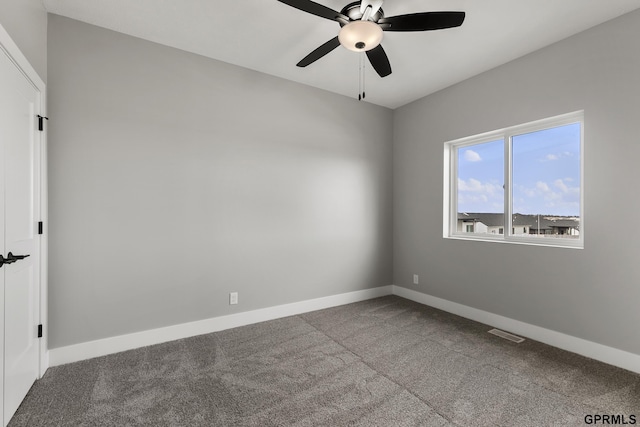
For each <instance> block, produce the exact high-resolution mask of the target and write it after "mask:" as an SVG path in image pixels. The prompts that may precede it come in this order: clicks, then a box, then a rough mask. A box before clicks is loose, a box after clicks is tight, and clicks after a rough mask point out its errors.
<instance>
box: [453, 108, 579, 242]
mask: <svg viewBox="0 0 640 427" xmlns="http://www.w3.org/2000/svg"><path fill="white" fill-rule="evenodd" d="M574 123H580V235H579V236H578V238H576V239H561V238H558V239H552V238H544V239H542V238H539V237H533V238H532V237H527V236H526V235H514V234H513V233H506V231H507V230H512V229H513V224H512V221H513V211H512V207H513V203H512V194H511V182H512V178H513V176H512V155H511V154H512V141H513V137H514V136H518V135H522V134H526V133H532V132H537V131H541V130H545V129H549V128H554V127H560V126H565V125H569V124H574ZM500 139H502V140H503V141H504V168H505V170H504V181H505V182H504V214H505V218H504V219H505V221H504V230H505V233H504V234H486V235H485V234H483V235H473V234H471V233H464V232H458V231H457V221H458V198H457V195H458V179H457V177H458V163H457V162H458V159H457V156H456V151H457V150H458V149H460V148H464V147H469V146H473V145H477V144H482V143H486V142H492V141H496V140H500ZM443 201H444V204H443V237H444V238H446V239H458V240H475V241H478V240H479V241H488V242H498V243H515V244H527V245H535V246H553V247H563V248H575V249H582V248H584V230H585V226H584V224H585V221H584V111H582V110H581V111H576V112H573V113H568V114H563V115H560V116H555V117H551V118H547V119H542V120H536V121H533V122H529V123H525V124H521V125H517V126H511V127H508V128H504V129H499V130H496V131H492V132H486V133H483V134H480V135H474V136H469V137H466V138H460V139H456V140H453V141H447V142H445V143H444V188H443Z"/></svg>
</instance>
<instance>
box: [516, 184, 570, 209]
mask: <svg viewBox="0 0 640 427" xmlns="http://www.w3.org/2000/svg"><path fill="white" fill-rule="evenodd" d="M570 181H571V180H569V179H556V180H554V181H553V184H552V185H549V184H547V183H546V182H544V181H538V182H536V184H535V186H534V187H525V186H518V187H517V188H516V189H515V190H516V191H515V192H514V199H516V200H518V207H517V209H522V210H523V211H532V209H535V210H537V211H539V213H545V214H554V213H555V214H558V215H564V214H570V215H574V214H575V212H576V211H577V210H578V209H579V207H580V187H579V186H575V187H574V186H571V184H570ZM520 195H524V196H526V198H527V199H526V200H525V199H524V198H523V199H519V198H518V197H519V196H520ZM534 206H536V207H534ZM514 208H515V206H514ZM543 209H544V210H543Z"/></svg>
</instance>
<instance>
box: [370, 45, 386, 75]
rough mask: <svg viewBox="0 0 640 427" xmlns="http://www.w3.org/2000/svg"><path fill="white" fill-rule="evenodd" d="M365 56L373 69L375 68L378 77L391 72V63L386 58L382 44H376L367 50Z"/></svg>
mask: <svg viewBox="0 0 640 427" xmlns="http://www.w3.org/2000/svg"><path fill="white" fill-rule="evenodd" d="M367 58H369V62H371V65H372V66H373V69H374V70H376V72H377V73H378V74H379V75H380V77H387V76H388V75H389V74H391V64H390V63H389V58H387V54H386V53H385V51H384V49H383V48H382V45H378V46H376V47H374V48H373V49H371V50H368V51H367Z"/></svg>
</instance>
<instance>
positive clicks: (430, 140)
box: [394, 12, 640, 354]
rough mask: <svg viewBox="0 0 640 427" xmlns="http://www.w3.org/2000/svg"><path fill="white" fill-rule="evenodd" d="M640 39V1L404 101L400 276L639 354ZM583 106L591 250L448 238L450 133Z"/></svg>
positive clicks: (399, 129)
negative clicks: (445, 198) (639, 6)
mask: <svg viewBox="0 0 640 427" xmlns="http://www.w3.org/2000/svg"><path fill="white" fill-rule="evenodd" d="M638 40H640V12H632V13H631V14H628V15H625V16H622V17H620V18H618V19H615V20H613V21H610V22H608V23H605V24H603V25H600V26H598V27H595V28H593V29H590V30H588V31H586V32H584V33H581V34H578V35H576V36H574V37H571V38H569V39H566V40H564V41H561V42H559V43H557V44H555V45H552V46H550V47H548V48H545V49H542V50H540V51H537V52H535V53H533V54H530V55H528V56H526V57H523V58H520V59H518V60H516V61H513V62H511V63H508V64H506V65H503V66H501V67H499V68H496V69H494V70H491V71H488V72H486V73H484V74H481V75H479V76H476V77H474V78H472V79H470V80H467V81H465V82H462V83H460V84H457V85H455V86H452V87H450V88H447V89H445V90H443V91H441V92H438V93H436V94H433V95H431V96H428V97H426V98H423V99H421V100H418V101H416V102H414V103H412V104H410V105H407V106H405V107H403V108H400V109H398V110H396V111H395V116H394V283H395V284H396V285H400V286H403V287H406V288H411V289H415V290H418V291H421V292H424V293H427V294H430V295H434V296H437V297H440V298H444V299H447V300H450V301H454V302H458V303H461V304H465V305H468V306H471V307H475V308H478V309H482V310H486V311H489V312H492V313H497V314H500V315H504V316H507V317H510V318H513V319H517V320H520V321H524V322H527V323H531V324H534V325H538V326H541V327H545V328H549V329H552V330H556V331H560V332H563V333H567V334H569V335H573V336H576V337H581V338H584V339H587V340H591V341H594V342H597V343H601V344H605V345H609V346H612V347H616V348H619V349H623V350H627V351H630V352H633V353H635V354H640V339H638V325H640V309H638V301H640V262H638V260H639V255H640V251H639V249H638V245H639V242H640V228H639V227H637V226H636V224H635V222H636V214H637V213H638V212H640V198H639V197H637V195H636V193H637V181H638V166H637V162H638V159H639V158H640V141H639V137H638V135H640V132H639V131H638V124H639V121H638V119H639V118H640V45H639V44H638ZM580 109H584V110H585V180H584V194H585V218H584V222H585V230H584V231H585V233H584V237H585V248H584V249H583V250H576V249H561V248H551V247H533V246H520V245H508V244H499V243H483V242H471V241H456V240H446V239H443V237H442V191H443V190H442V187H443V176H442V175H443V143H444V142H445V141H449V140H453V139H456V138H460V137H465V136H469V135H474V134H478V133H481V132H485V131H491V130H494V129H499V128H502V127H506V126H510V125H516V124H520V123H525V122H528V121H532V120H536V119H541V118H545V117H550V116H554V115H558V114H562V113H567V112H571V111H576V110H580ZM413 273H417V274H420V281H421V284H420V285H418V286H414V285H412V274H413Z"/></svg>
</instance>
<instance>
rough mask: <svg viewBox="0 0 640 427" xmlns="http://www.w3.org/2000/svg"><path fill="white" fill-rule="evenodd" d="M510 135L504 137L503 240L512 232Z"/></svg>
mask: <svg viewBox="0 0 640 427" xmlns="http://www.w3.org/2000/svg"><path fill="white" fill-rule="evenodd" d="M511 171H512V162H511V135H510V134H505V135H504V238H505V239H508V238H509V237H511V236H512V231H513V223H512V222H513V221H512V218H513V215H512V212H511V210H512V208H511V206H512V203H511V181H512V180H511Z"/></svg>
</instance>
